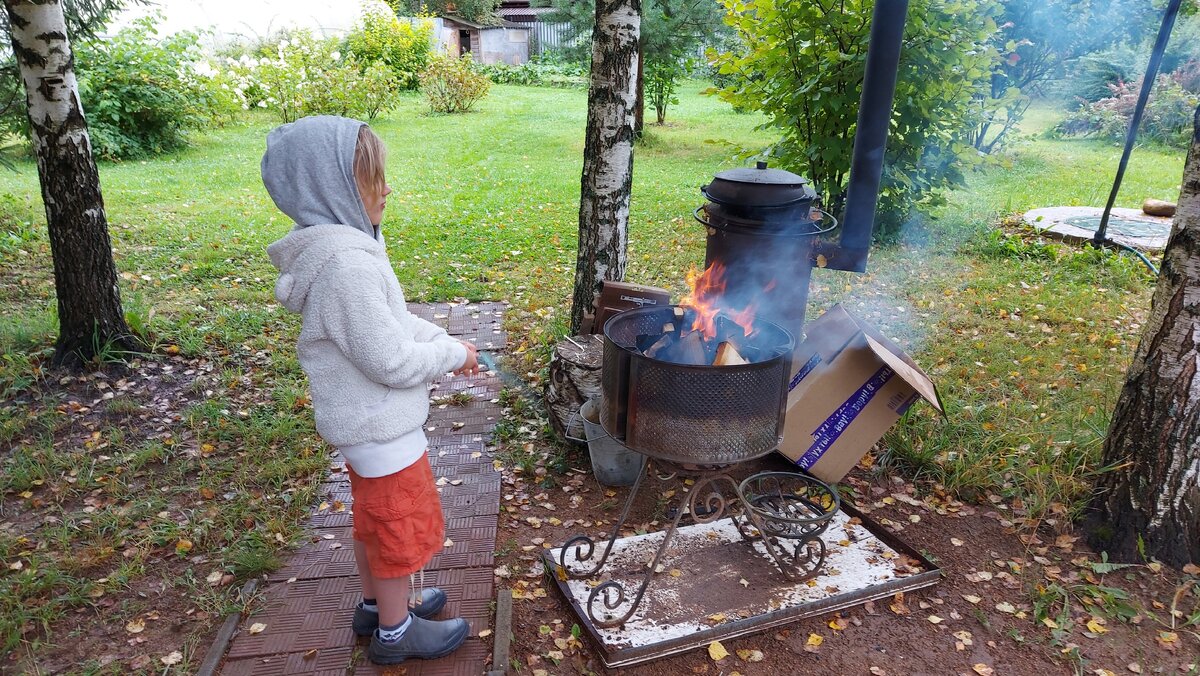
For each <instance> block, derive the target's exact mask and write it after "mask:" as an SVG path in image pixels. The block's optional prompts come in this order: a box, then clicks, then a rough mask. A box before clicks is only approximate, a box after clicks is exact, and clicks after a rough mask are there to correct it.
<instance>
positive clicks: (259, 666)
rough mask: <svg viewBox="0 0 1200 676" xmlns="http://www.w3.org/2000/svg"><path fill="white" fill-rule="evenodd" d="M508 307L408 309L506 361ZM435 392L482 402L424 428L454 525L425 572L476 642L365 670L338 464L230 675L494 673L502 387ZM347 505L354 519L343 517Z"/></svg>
mask: <svg viewBox="0 0 1200 676" xmlns="http://www.w3.org/2000/svg"><path fill="white" fill-rule="evenodd" d="M505 308H506V306H505V305H504V304H502V303H472V304H467V305H454V306H452V305H449V304H446V303H435V304H415V303H414V304H410V305H409V310H410V311H412V312H413V313H414V314H416V315H418V316H420V317H423V318H424V319H428V320H429V321H432V322H434V323H435V324H438V325H439V326H442V327H443V328H445V329H447V331H449V333H450V335H452V336H454V337H456V338H462V339H465V340H470V341H471V342H473V343H475V345H476V346H478V347H479V349H481V350H489V351H496V352H499V351H502V350H503V349H504V348H505V347H506V345H507V337H506V336H505V334H504V333H503V329H502V328H501V326H500V324H501V320H502V319H503V313H504V310H505ZM435 385H436V389H434V390H433V391H432V392H431V394H430V396H431V397H439V396H445V395H448V394H453V393H455V392H460V391H467V392H470V393H472V394H474V395H475V399H474V401H473V402H471V403H470V404H469V405H467V406H450V405H448V406H445V407H438V406H434V407H433V408H432V409H431V410H430V415H429V420H428V421H427V422H426V423H425V429H426V435H427V436H428V437H429V461H430V464H431V465H432V466H433V473H434V475H435V476H436V477H438V479H439V483H441V484H442V485H441V486H440V487H439V488H438V490H439V492H440V493H441V498H442V510H443V512H444V513H445V515H446V537H447V538H448V539H449V540H451V541H452V542H453V544H452V545H451V546H449V547H446V548H445V549H443V550H442V552H441V553H439V554H438V555H437V556H435V557H434V558H433V560H432V561H431V562H430V564H429V565H428V566H427V567H426V571H425V583H426V585H436V586H438V587H441V588H442V589H444V590H446V594H447V596H448V600H447V603H446V608H445V610H443V611H442V614H441V615H440V616H439V617H442V618H446V617H463V618H466V620H467V621H468V622H469V623H470V625H471V638H469V639H468V640H467V642H466V644H465V645H464V646H463V647H462V648H460V649H459V650H457V651H456V652H455V653H454V654H452V655H450V656H449V657H445V658H443V659H440V660H432V661H428V662H423V661H420V660H412V661H409V662H406V663H404V665H403V670H401V669H397V668H392V669H390V670H380V669H378V668H377V667H375V666H374V665H371V664H370V663H368V662H367V661H366V658H365V657H364V652H365V641H364V642H363V643H360V642H359V641H358V640H357V639H356V637H355V636H354V633H353V631H352V630H351V628H350V619H351V617H352V616H353V614H354V606H355V604H357V603H358V601H359V599H360V598H361V593H360V588H359V583H358V576H357V574H356V572H355V571H356V569H355V565H354V543H353V540H352V539H351V536H350V503H351V499H350V481H349V477H348V476H347V474H346V471H345V465H344V464H343V463H341V461H340V460H339V461H338V462H336V463H334V464H333V465H332V467H331V473H330V476H329V477H328V478H327V480H326V481H325V483H324V484H322V486H321V488H320V491H319V493H320V497H319V500H320V502H321V503H323V504H327V505H328V506H327V507H326V508H325V509H316V510H315V511H314V512H313V514H312V517H311V518H310V520H309V522H308V532H309V533H310V536H309V541H308V542H307V543H306V544H305V545H304V546H303V547H301V548H300V549H299V550H298V551H297V552H295V554H294V555H293V556H292V559H291V561H289V562H288V564H287V565H286V566H284V567H283V568H281V569H280V570H278V571H276V572H275V573H273V574H272V575H271V576H270V577H269V579H268V581H267V585H266V587H265V589H263V591H264V594H265V599H264V601H263V602H262V603H261V604H259V607H260V610H259V611H258V612H256V613H254V614H253V615H252V616H250V617H249V618H246V619H244V620H243V621H242V624H241V626H240V627H239V629H238V633H237V635H236V636H235V637H234V639H233V641H232V642H231V643H230V647H229V651H228V652H227V653H226V655H225V663H224V665H223V666H222V668H221V670H220V673H221V674H223V675H225V676H243V675H246V676H250V675H253V676H272V675H275V674H319V675H322V676H335V675H336V676H345V675H346V674H375V673H404V674H406V675H407V676H451V675H453V676H480V675H481V674H483V673H484V672H485V669H486V662H487V659H488V651H487V647H486V645H485V644H484V643H483V642H482V641H481V640H480V639H479V638H478V636H479V632H480V631H482V630H484V629H487V628H489V627H490V626H491V623H492V619H493V618H492V600H493V599H494V598H495V578H494V577H493V573H492V571H493V561H494V556H495V549H496V523H497V516H498V514H499V512H500V474H499V473H498V472H496V470H495V468H494V467H493V466H492V457H491V454H490V452H489V451H488V449H487V443H488V441H489V440H490V437H491V433H492V429H493V428H494V427H495V424H496V422H497V420H498V419H499V415H500V407H499V405H498V404H496V403H494V400H495V398H496V397H497V395H498V394H499V392H500V388H501V384H500V379H499V378H498V377H497V376H496V375H495V374H488V375H486V376H483V375H481V376H477V377H474V378H465V377H455V376H446V377H444V378H442V379H441V380H439V381H437V383H435ZM443 478H444V479H445V481H441V479H443ZM339 503H341V505H339ZM342 505H344V508H343V509H338V507H340V506H342ZM254 623H262V624H265V625H266V627H267V628H266V629H265V630H263V631H262V632H260V633H257V634H251V633H249V627H250V626H251V625H253V624H254Z"/></svg>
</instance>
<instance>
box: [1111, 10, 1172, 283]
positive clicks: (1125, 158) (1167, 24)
mask: <svg viewBox="0 0 1200 676" xmlns="http://www.w3.org/2000/svg"><path fill="white" fill-rule="evenodd" d="M1181 3H1182V0H1170V3H1169V4H1168V5H1167V11H1166V13H1165V14H1163V20H1162V25H1161V26H1159V28H1158V37H1157V38H1156V39H1155V40H1154V49H1153V50H1151V52H1150V62H1149V63H1148V64H1146V75H1145V76H1144V77H1143V78H1142V89H1141V91H1139V92H1138V100H1137V105H1136V106H1134V109H1133V118H1132V119H1130V121H1129V130H1128V131H1126V132H1125V149H1124V150H1123V151H1122V152H1121V163H1120V164H1118V165H1117V175H1116V178H1114V179H1113V186H1112V190H1111V191H1110V192H1109V193H1108V202H1107V203H1106V204H1105V205H1104V213H1103V214H1101V216H1100V227H1099V228H1097V229H1096V234H1095V235H1094V236H1093V237H1092V243H1093V244H1094V245H1095V246H1097V247H1102V246H1117V247H1118V248H1121V249H1127V250H1129V251H1134V250H1133V249H1132V248H1130V247H1126V246H1123V245H1120V244H1117V243H1116V242H1114V241H1112V240H1111V239H1109V238H1108V218H1109V216H1111V215H1112V208H1113V204H1114V203H1115V202H1116V201H1117V192H1119V191H1120V189H1121V181H1122V180H1123V179H1124V178H1125V168H1126V167H1128V166H1129V154H1130V153H1132V152H1133V142H1134V141H1135V140H1136V139H1137V132H1138V126H1139V125H1140V124H1141V123H1142V114H1143V113H1145V112H1146V101H1147V100H1148V99H1149V98H1150V91H1151V89H1153V88H1154V81H1155V79H1157V78H1158V68H1159V66H1161V65H1162V57H1163V52H1165V51H1166V50H1167V40H1168V38H1170V37H1171V30H1172V28H1174V26H1175V17H1176V16H1178V15H1179V5H1180V4H1181ZM1134 253H1137V252H1136V251H1134ZM1138 257H1139V258H1141V259H1142V262H1143V263H1145V264H1146V265H1147V266H1148V267H1149V268H1150V270H1151V271H1152V272H1154V274H1156V275H1157V274H1158V270H1156V269H1155V268H1154V266H1153V265H1152V264H1151V263H1150V261H1149V260H1147V259H1146V257H1145V256H1142V255H1140V254H1139V255H1138Z"/></svg>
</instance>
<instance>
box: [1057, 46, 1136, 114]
mask: <svg viewBox="0 0 1200 676" xmlns="http://www.w3.org/2000/svg"><path fill="white" fill-rule="evenodd" d="M1145 70H1146V63H1145V57H1144V55H1141V54H1139V53H1138V51H1137V50H1135V49H1134V48H1132V47H1130V46H1129V45H1118V46H1116V47H1113V48H1111V49H1106V50H1104V51H1100V52H1096V53H1094V54H1088V55H1087V56H1084V57H1082V58H1080V59H1079V61H1078V62H1076V64H1075V67H1074V68H1073V69H1072V73H1071V77H1070V78H1069V80H1068V81H1069V82H1070V83H1071V84H1070V87H1069V93H1070V94H1071V95H1072V96H1073V97H1074V98H1075V100H1076V101H1078V102H1079V103H1080V104H1082V103H1088V102H1093V101H1099V100H1100V99H1105V98H1108V97H1110V96H1112V90H1111V89H1110V87H1112V86H1113V85H1115V84H1118V83H1120V82H1128V81H1129V80H1132V79H1133V78H1135V77H1137V74H1138V73H1139V72H1144V71H1145Z"/></svg>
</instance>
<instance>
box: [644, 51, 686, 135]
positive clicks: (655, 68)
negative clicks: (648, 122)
mask: <svg viewBox="0 0 1200 676" xmlns="http://www.w3.org/2000/svg"><path fill="white" fill-rule="evenodd" d="M686 70H687V65H686V64H683V63H680V62H666V63H660V62H651V63H648V64H646V71H645V74H644V75H645V79H646V103H649V104H650V105H651V106H653V107H654V113H655V117H656V119H657V121H658V123H659V124H662V123H663V122H666V120H667V106H668V105H679V99H678V98H677V97H676V96H675V87H676V85H678V83H679V78H681V77H683V76H684V75H685V71H686Z"/></svg>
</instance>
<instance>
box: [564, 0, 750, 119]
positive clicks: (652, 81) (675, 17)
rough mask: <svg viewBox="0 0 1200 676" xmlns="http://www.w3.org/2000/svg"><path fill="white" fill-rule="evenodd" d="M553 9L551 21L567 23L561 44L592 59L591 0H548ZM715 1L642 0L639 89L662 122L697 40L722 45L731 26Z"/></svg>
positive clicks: (593, 19) (577, 55)
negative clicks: (641, 77)
mask: <svg viewBox="0 0 1200 676" xmlns="http://www.w3.org/2000/svg"><path fill="white" fill-rule="evenodd" d="M552 4H553V6H554V7H555V8H556V9H557V12H555V14H554V15H552V20H555V21H564V22H566V23H567V24H568V25H569V26H570V30H569V31H568V32H567V36H566V38H567V39H566V42H565V44H568V45H574V46H573V47H569V48H568V53H569V54H570V55H571V56H572V57H573V58H575V59H577V60H579V61H582V62H585V63H587V62H590V59H591V56H592V53H591V47H592V41H591V40H590V37H591V34H592V30H593V27H594V26H595V22H596V4H595V1H594V0H552ZM721 15H722V12H721V8H720V5H719V4H718V3H716V2H693V1H691V0H646V1H645V2H643V3H642V23H641V35H640V38H641V48H642V58H643V59H644V61H645V62H644V63H643V75H644V83H643V87H644V89H643V94H644V99H645V101H646V102H647V103H650V104H651V105H652V106H653V107H654V109H655V113H656V116H657V119H658V123H659V124H662V123H663V122H664V121H665V120H666V114H667V106H668V105H675V104H677V103H678V101H677V100H676V99H675V98H674V95H673V91H674V89H675V88H676V86H677V84H678V82H679V80H680V79H681V78H683V77H684V75H685V74H686V73H687V72H688V70H689V69H690V66H691V64H690V57H691V56H693V55H694V54H695V52H696V50H697V49H698V48H699V47H700V46H701V45H713V44H726V43H727V42H728V41H729V40H731V39H732V38H731V35H730V34H731V31H730V30H729V28H728V27H727V26H725V24H724V22H723V21H722V19H721Z"/></svg>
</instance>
